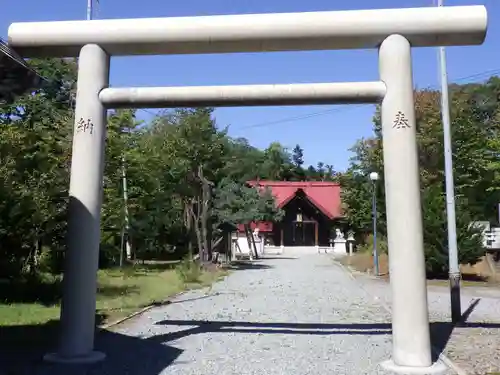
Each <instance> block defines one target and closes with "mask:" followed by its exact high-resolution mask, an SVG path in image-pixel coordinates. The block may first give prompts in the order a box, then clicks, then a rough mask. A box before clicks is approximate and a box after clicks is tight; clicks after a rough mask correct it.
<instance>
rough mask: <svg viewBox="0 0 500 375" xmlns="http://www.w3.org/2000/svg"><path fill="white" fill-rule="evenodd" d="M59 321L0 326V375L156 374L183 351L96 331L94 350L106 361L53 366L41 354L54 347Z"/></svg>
mask: <svg viewBox="0 0 500 375" xmlns="http://www.w3.org/2000/svg"><path fill="white" fill-rule="evenodd" d="M100 320H102V319H100ZM58 328H59V324H58V321H51V322H49V323H47V324H43V325H26V326H0V347H1V349H0V373H1V374H2V375H21V374H22V375H24V374H26V375H27V374H30V375H69V374H71V375H108V374H109V375H118V374H128V375H158V374H159V373H161V372H162V371H163V370H164V369H165V368H167V367H168V366H169V365H171V364H172V362H174V361H175V360H176V358H177V357H178V356H179V355H180V354H181V353H182V350H180V349H177V348H174V347H171V346H168V345H165V344H163V343H162V342H159V341H158V340H157V339H156V338H146V339H142V338H139V337H131V336H126V335H123V334H120V333H116V332H110V331H106V330H99V331H98V332H97V335H96V345H95V346H96V350H100V351H103V352H104V353H106V356H107V357H106V359H105V360H104V361H102V362H100V363H96V364H93V365H56V364H49V363H46V362H44V361H43V355H44V354H46V353H47V352H48V351H50V350H51V349H54V348H55V346H56V341H57V338H58V336H59V329H58Z"/></svg>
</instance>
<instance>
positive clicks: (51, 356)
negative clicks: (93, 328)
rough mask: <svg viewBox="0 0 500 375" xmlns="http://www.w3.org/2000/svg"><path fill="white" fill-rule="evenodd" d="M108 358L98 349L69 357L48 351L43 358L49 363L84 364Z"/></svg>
mask: <svg viewBox="0 0 500 375" xmlns="http://www.w3.org/2000/svg"><path fill="white" fill-rule="evenodd" d="M105 358H106V354H105V353H103V352H98V351H91V352H90V353H87V354H85V355H81V356H74V357H68V356H64V355H61V354H59V353H48V354H45V356H44V357H43V360H44V361H45V362H49V363H57V364H67V365H78V364H81V365H84V364H92V363H96V362H100V361H103V360H104V359H105Z"/></svg>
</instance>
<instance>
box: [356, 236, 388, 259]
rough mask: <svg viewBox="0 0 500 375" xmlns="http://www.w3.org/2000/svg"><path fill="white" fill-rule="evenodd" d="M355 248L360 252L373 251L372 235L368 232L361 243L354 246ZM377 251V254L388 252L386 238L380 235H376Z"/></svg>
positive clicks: (369, 252) (370, 252)
mask: <svg viewBox="0 0 500 375" xmlns="http://www.w3.org/2000/svg"><path fill="white" fill-rule="evenodd" d="M356 250H357V251H358V252H360V253H368V254H372V253H373V235H372V234H369V235H368V236H366V237H365V240H364V242H363V243H362V244H360V245H359V246H357V247H356ZM377 252H378V254H387V253H388V252H389V246H388V244H387V239H386V238H385V237H382V236H377Z"/></svg>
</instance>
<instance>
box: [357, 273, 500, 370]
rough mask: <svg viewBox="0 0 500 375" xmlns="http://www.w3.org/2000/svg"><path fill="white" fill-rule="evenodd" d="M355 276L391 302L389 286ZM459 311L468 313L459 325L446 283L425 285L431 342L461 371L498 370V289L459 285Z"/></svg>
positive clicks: (366, 288) (380, 297)
mask: <svg viewBox="0 0 500 375" xmlns="http://www.w3.org/2000/svg"><path fill="white" fill-rule="evenodd" d="M355 275H356V279H357V280H358V282H359V283H360V285H362V287H363V288H364V289H365V290H366V291H367V293H369V294H370V295H372V296H374V297H376V298H378V299H379V300H380V301H381V302H383V303H384V304H387V305H388V306H390V302H391V294H390V286H389V284H388V283H387V282H386V281H383V280H377V279H375V278H373V277H370V276H366V275H364V274H355ZM461 294H462V311H464V313H465V315H466V316H467V320H466V324H464V325H463V326H462V327H455V328H453V329H452V327H451V326H450V325H449V324H447V323H445V322H449V321H450V320H451V317H450V297H449V291H448V288H446V287H439V286H430V287H429V288H428V303H429V315H430V319H431V321H432V323H431V332H432V334H433V344H434V346H435V347H436V348H437V349H438V350H441V351H442V352H443V353H444V354H445V355H446V356H447V357H448V358H449V359H451V360H452V361H453V362H454V363H455V364H456V365H458V366H459V367H460V368H461V369H462V370H463V373H464V374H470V375H481V374H488V373H493V372H496V373H498V372H500V345H499V343H500V291H499V290H498V289H496V288H486V287H465V288H462V291H461Z"/></svg>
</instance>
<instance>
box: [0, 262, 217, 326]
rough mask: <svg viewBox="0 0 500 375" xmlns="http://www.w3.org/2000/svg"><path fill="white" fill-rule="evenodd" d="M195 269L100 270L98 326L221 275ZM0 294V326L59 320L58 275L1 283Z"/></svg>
mask: <svg viewBox="0 0 500 375" xmlns="http://www.w3.org/2000/svg"><path fill="white" fill-rule="evenodd" d="M196 268H197V266H195V265H191V266H189V265H186V264H184V262H181V264H179V265H178V266H175V268H174V266H172V265H168V266H165V267H163V266H161V265H158V264H154V265H149V264H144V265H134V266H127V267H125V268H123V269H108V270H100V271H99V273H98V290H97V311H96V312H97V314H99V315H100V316H105V320H104V321H103V322H102V323H104V322H109V321H114V320H117V319H119V318H122V317H125V316H127V315H129V314H131V313H133V312H135V311H137V310H140V309H141V308H143V307H146V306H148V305H150V304H152V303H158V302H161V301H165V300H166V299H168V297H171V296H172V295H175V294H177V293H179V292H181V291H184V290H187V289H194V288H199V287H204V286H208V285H211V284H212V283H213V282H214V281H216V280H218V279H219V278H220V277H222V276H224V275H225V273H224V272H223V271H219V270H215V271H211V272H208V271H204V270H202V269H200V268H198V269H197V270H196ZM4 291H5V293H3V292H4ZM8 291H9V292H8ZM0 292H2V294H1V295H2V297H3V299H4V301H2V303H0V326H14V325H36V324H45V323H47V322H49V321H51V320H57V319H58V318H59V311H60V297H61V295H62V293H61V277H60V276H51V275H43V276H42V277H41V278H39V279H37V280H23V281H22V282H18V283H15V284H12V283H6V282H3V283H2V285H0Z"/></svg>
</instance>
